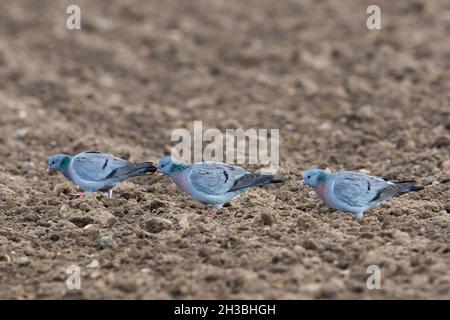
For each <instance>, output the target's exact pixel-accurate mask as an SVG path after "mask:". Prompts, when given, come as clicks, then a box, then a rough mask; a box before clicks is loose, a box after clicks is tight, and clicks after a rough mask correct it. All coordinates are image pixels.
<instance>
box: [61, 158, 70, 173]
mask: <svg viewBox="0 0 450 320" xmlns="http://www.w3.org/2000/svg"><path fill="white" fill-rule="evenodd" d="M69 163H70V157H64V158H63V159H62V160H61V164H60V168H61V170H66V169H67V166H68V165H69Z"/></svg>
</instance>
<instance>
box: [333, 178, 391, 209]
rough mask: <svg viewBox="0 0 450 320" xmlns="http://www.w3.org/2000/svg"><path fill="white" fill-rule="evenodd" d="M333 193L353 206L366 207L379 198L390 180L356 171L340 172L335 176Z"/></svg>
mask: <svg viewBox="0 0 450 320" xmlns="http://www.w3.org/2000/svg"><path fill="white" fill-rule="evenodd" d="M332 179H333V182H332V183H333V194H334V196H335V197H336V198H337V199H338V200H339V201H342V202H344V203H347V204H348V205H351V206H353V207H364V206H367V205H369V204H370V203H371V202H373V201H376V200H378V199H379V197H380V194H381V193H382V191H383V190H384V189H385V188H386V187H388V186H389V185H390V183H389V182H387V181H385V180H383V179H380V178H377V177H372V176H368V175H365V174H362V173H356V172H339V173H336V174H335V175H334V176H333V177H332Z"/></svg>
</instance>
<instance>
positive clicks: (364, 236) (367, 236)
mask: <svg viewBox="0 0 450 320" xmlns="http://www.w3.org/2000/svg"><path fill="white" fill-rule="evenodd" d="M374 237H375V236H374V234H373V233H370V232H363V233H361V235H360V236H359V238H360V239H373V238H374Z"/></svg>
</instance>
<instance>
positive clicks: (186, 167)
mask: <svg viewBox="0 0 450 320" xmlns="http://www.w3.org/2000/svg"><path fill="white" fill-rule="evenodd" d="M156 167H157V168H158V172H161V173H163V174H165V175H168V176H169V177H170V178H171V179H172V181H173V182H175V184H176V185H177V186H178V187H179V188H180V189H182V190H183V191H184V192H186V193H187V194H188V195H190V196H191V197H192V198H193V199H195V200H197V201H198V202H200V203H204V204H210V205H212V206H213V207H214V209H213V211H212V215H213V216H215V215H216V213H217V211H218V210H220V209H221V208H222V207H223V205H224V204H225V203H227V202H228V201H230V200H231V199H233V198H234V197H237V196H238V195H240V194H241V193H243V192H245V191H247V190H249V189H250V188H253V187H257V186H261V185H265V184H268V183H277V182H281V179H280V178H277V177H275V176H273V175H266V174H255V173H250V172H248V171H246V170H244V169H243V168H241V167H238V166H233V165H229V164H225V163H220V162H208V161H207V162H199V163H194V164H186V163H182V162H180V161H177V160H176V159H174V158H172V157H164V158H162V159H161V160H159V162H158V164H157V165H156Z"/></svg>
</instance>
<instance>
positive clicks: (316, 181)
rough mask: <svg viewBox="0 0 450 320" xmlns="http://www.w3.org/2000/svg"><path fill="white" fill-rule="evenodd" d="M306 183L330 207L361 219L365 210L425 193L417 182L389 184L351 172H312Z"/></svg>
mask: <svg viewBox="0 0 450 320" xmlns="http://www.w3.org/2000/svg"><path fill="white" fill-rule="evenodd" d="M303 181H304V182H305V183H306V184H307V185H308V186H310V187H312V188H313V189H314V190H315V192H316V194H317V196H318V197H319V198H320V199H322V200H323V201H324V202H325V203H326V204H328V205H329V206H330V207H332V208H334V209H336V210H339V211H345V212H353V213H354V214H356V217H357V218H358V219H362V217H363V215H364V212H365V211H366V210H368V209H371V208H373V207H376V206H377V205H379V204H380V203H381V202H383V201H386V200H389V199H391V198H392V197H394V196H395V195H398V194H401V193H407V192H411V191H419V190H422V189H423V187H422V186H418V185H417V182H416V181H395V180H392V181H389V180H385V179H382V178H378V177H374V176H369V175H366V174H362V173H358V172H352V171H340V172H335V173H328V172H326V171H324V170H320V169H310V170H307V171H305V173H304V174H303Z"/></svg>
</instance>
